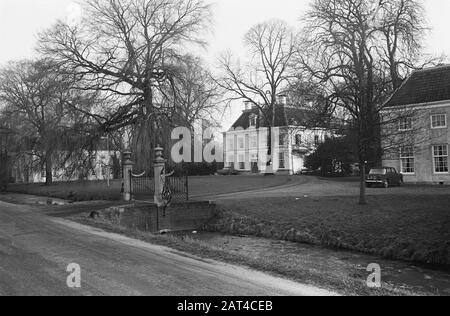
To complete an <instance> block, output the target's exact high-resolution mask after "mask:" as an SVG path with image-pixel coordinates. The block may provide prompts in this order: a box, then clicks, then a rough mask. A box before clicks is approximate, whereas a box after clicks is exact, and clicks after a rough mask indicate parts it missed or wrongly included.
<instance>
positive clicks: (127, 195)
mask: <svg viewBox="0 0 450 316" xmlns="http://www.w3.org/2000/svg"><path fill="white" fill-rule="evenodd" d="M132 171H133V161H132V160H131V153H130V152H124V153H123V154H122V172H123V184H122V185H123V200H124V201H126V202H129V201H131V197H132V194H131V192H132V190H131V172H132Z"/></svg>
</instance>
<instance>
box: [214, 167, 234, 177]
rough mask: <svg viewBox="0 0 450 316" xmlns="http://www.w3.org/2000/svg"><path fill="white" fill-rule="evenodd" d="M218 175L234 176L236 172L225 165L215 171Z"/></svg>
mask: <svg viewBox="0 0 450 316" xmlns="http://www.w3.org/2000/svg"><path fill="white" fill-rule="evenodd" d="M217 174H218V175H220V176H236V175H237V174H238V172H237V171H236V170H234V168H231V167H225V168H223V169H222V170H219V171H217Z"/></svg>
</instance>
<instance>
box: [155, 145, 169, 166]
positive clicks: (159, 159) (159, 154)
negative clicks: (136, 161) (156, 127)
mask: <svg viewBox="0 0 450 316" xmlns="http://www.w3.org/2000/svg"><path fill="white" fill-rule="evenodd" d="M163 151H164V148H161V147H160V146H159V145H158V146H156V148H155V163H165V162H166V160H165V159H164V157H163Z"/></svg>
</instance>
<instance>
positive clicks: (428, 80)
mask: <svg viewBox="0 0 450 316" xmlns="http://www.w3.org/2000/svg"><path fill="white" fill-rule="evenodd" d="M445 100H450V65H446V66H438V67H434V68H427V69H424V70H419V71H416V72H414V73H413V74H412V75H411V76H410V77H409V78H408V79H406V81H405V82H404V83H403V85H402V86H401V87H400V88H399V89H398V90H397V91H396V92H395V93H394V94H393V95H392V97H391V98H390V99H389V100H388V101H387V102H386V104H385V106H386V107H392V106H400V105H412V104H422V103H429V102H436V101H445Z"/></svg>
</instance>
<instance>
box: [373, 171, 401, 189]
mask: <svg viewBox="0 0 450 316" xmlns="http://www.w3.org/2000/svg"><path fill="white" fill-rule="evenodd" d="M402 184H403V175H402V174H400V173H398V172H397V170H396V169H395V168H390V167H383V168H375V169H372V170H370V173H369V175H368V176H367V177H366V185H367V187H369V188H370V187H372V186H376V185H379V186H383V187H385V188H389V187H390V186H401V185H402Z"/></svg>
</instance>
